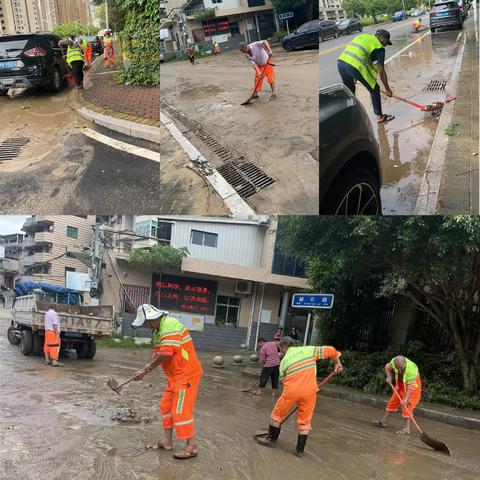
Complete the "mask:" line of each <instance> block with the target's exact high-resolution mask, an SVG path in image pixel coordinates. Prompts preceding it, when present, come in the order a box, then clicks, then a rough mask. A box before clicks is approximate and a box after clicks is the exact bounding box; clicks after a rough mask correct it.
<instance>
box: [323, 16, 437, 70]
mask: <svg viewBox="0 0 480 480" xmlns="http://www.w3.org/2000/svg"><path fill="white" fill-rule="evenodd" d="M404 26H405V24H402V25H398V26H396V27H393V28H390V29H389V32H391V31H392V30H396V29H397V28H401V27H404ZM428 33H430V32H428ZM359 35H360V34H359ZM425 35H426V34H425ZM425 35H422V36H425ZM420 38H421V37H419V38H417V40H415V41H418V40H420ZM413 43H415V42H413ZM413 43H412V44H411V45H413ZM349 44H350V42H348V43H342V45H338V46H337V47H332V48H329V49H328V50H324V51H323V52H321V53H319V54H318V56H319V57H321V56H322V55H327V54H328V53H332V52H334V51H335V50H340V49H341V48H345V47H346V46H347V45H349ZM387 61H388V60H387ZM385 63H387V62H385Z"/></svg>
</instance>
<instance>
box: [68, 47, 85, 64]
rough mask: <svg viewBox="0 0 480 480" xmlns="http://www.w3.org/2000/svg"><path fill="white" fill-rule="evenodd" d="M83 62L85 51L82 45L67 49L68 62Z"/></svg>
mask: <svg viewBox="0 0 480 480" xmlns="http://www.w3.org/2000/svg"><path fill="white" fill-rule="evenodd" d="M72 62H83V52H82V49H81V48H80V47H75V48H71V47H68V50H67V63H72Z"/></svg>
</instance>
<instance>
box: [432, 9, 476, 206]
mask: <svg viewBox="0 0 480 480" xmlns="http://www.w3.org/2000/svg"><path fill="white" fill-rule="evenodd" d="M471 15H472V16H473V12H472V14H471ZM466 35H467V41H466V45H465V52H464V56H463V61H462V68H461V70H460V78H459V82H458V89H457V99H456V101H455V110H454V115H453V120H452V128H451V130H450V132H449V133H451V136H450V138H449V141H448V146H447V160H446V164H445V173H444V178H443V181H442V186H441V191H440V197H439V213H441V214H444V215H456V214H466V213H470V214H476V215H478V214H479V192H478V190H479V162H480V159H479V123H478V120H479V119H478V98H479V90H478V82H479V64H478V40H477V39H476V38H475V32H474V30H473V29H472V30H470V31H468V32H467V33H466ZM441 134H446V133H444V132H441Z"/></svg>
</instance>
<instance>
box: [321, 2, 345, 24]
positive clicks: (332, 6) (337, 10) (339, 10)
mask: <svg viewBox="0 0 480 480" xmlns="http://www.w3.org/2000/svg"><path fill="white" fill-rule="evenodd" d="M319 2H320V3H319V9H320V12H319V13H320V19H323V20H341V19H342V18H346V14H345V10H344V9H343V6H342V0H319Z"/></svg>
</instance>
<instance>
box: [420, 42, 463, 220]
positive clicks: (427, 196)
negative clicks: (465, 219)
mask: <svg viewBox="0 0 480 480" xmlns="http://www.w3.org/2000/svg"><path fill="white" fill-rule="evenodd" d="M466 43H467V37H466V36H464V37H463V43H462V46H461V47H460V51H459V52H458V56H457V59H456V61H455V65H454V67H453V73H452V77H451V78H450V81H449V86H448V88H449V89H452V90H453V91H451V94H453V95H455V94H456V92H457V87H458V78H459V76H460V69H461V67H462V61H463V52H464V50H465V44H466ZM454 110H455V102H451V103H446V104H445V105H444V106H443V111H442V114H441V115H440V120H439V121H438V126H437V131H436V133H435V138H434V139H433V143H432V147H431V149H430V155H429V156H428V160H427V165H426V167H425V173H424V174H423V179H422V184H421V185H420V190H419V192H418V197H417V203H416V204H415V210H414V214H415V215H433V214H435V213H436V210H437V205H438V197H439V196H440V185H441V182H442V177H443V171H444V168H445V161H446V157H447V147H448V142H449V137H448V135H445V133H444V130H445V128H446V127H447V126H448V125H451V123H452V120H453V113H454ZM464 213H465V212H464Z"/></svg>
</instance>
